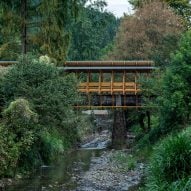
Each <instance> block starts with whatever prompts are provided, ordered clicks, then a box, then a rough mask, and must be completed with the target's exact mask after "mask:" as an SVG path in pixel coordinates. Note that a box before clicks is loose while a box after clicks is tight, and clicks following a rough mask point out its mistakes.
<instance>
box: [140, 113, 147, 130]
mask: <svg viewBox="0 0 191 191" xmlns="http://www.w3.org/2000/svg"><path fill="white" fill-rule="evenodd" d="M144 117H145V114H144V113H143V112H141V113H140V115H139V124H140V127H141V129H143V131H146V129H145V124H144Z"/></svg>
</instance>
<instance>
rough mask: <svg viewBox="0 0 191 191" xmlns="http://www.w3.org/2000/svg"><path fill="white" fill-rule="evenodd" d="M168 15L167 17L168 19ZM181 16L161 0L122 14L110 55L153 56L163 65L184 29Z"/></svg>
mask: <svg viewBox="0 0 191 191" xmlns="http://www.w3.org/2000/svg"><path fill="white" fill-rule="evenodd" d="M167 18H168V19H167ZM183 28H184V27H183V25H182V21H181V18H180V17H179V16H177V15H176V14H175V13H174V12H173V11H172V10H171V9H169V8H168V6H167V5H166V4H164V3H161V2H157V1H154V2H153V3H150V4H145V5H144V6H143V7H142V8H139V9H138V10H137V11H136V12H135V14H134V15H133V16H125V17H124V18H123V19H122V21H121V24H120V27H119V31H118V33H117V36H116V40H115V46H114V49H113V51H111V53H110V54H109V58H111V59H115V60H145V59H150V60H154V61H155V62H156V63H157V64H159V65H163V66H164V65H166V64H167V63H168V61H169V58H170V53H171V52H172V51H174V49H175V48H176V47H177V41H178V39H179V37H180V35H181V32H182V31H183Z"/></svg>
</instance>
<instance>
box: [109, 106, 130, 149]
mask: <svg viewBox="0 0 191 191" xmlns="http://www.w3.org/2000/svg"><path fill="white" fill-rule="evenodd" d="M126 138H127V132H126V119H125V112H124V111H122V110H115V111H114V121H113V129H112V147H113V148H121V147H123V146H124V145H125V143H126Z"/></svg>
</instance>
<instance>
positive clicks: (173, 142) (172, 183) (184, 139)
mask: <svg viewBox="0 0 191 191" xmlns="http://www.w3.org/2000/svg"><path fill="white" fill-rule="evenodd" d="M190 135H191V131H190V129H188V130H186V131H184V132H182V133H180V134H176V135H171V136H169V137H168V138H166V139H165V140H163V141H162V142H161V143H160V145H159V146H157V147H156V148H155V149H154V152H153V156H152V158H151V161H150V165H149V168H148V180H147V189H146V190H148V191H151V190H155V191H163V190H164V191H166V190H169V191H174V190H179V191H181V190H183V188H185V187H188V185H191V184H190V183H189V182H188V181H189V178H190V177H191V139H190ZM188 183H189V184H188ZM190 189H191V187H189V190H190ZM186 190H187V189H186Z"/></svg>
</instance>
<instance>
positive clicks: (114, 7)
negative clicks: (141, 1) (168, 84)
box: [106, 0, 132, 17]
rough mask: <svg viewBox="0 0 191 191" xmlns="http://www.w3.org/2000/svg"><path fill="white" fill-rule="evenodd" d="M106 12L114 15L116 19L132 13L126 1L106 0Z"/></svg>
mask: <svg viewBox="0 0 191 191" xmlns="http://www.w3.org/2000/svg"><path fill="white" fill-rule="evenodd" d="M106 2H107V4H108V7H107V10H108V11H110V12H112V13H114V14H115V15H116V16H117V17H121V16H123V13H129V14H130V13H132V7H131V5H130V4H129V3H128V0H106Z"/></svg>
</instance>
